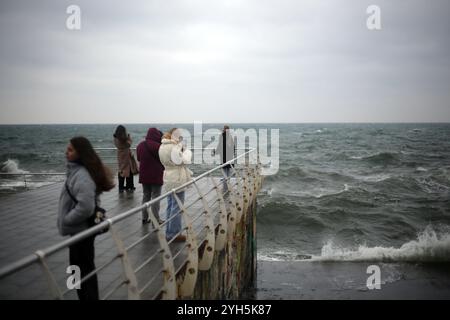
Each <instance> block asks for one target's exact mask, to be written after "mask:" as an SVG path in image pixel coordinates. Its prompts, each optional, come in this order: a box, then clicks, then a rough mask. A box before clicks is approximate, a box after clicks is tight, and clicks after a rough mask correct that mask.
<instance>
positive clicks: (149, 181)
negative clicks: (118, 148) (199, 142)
mask: <svg viewBox="0 0 450 320" xmlns="http://www.w3.org/2000/svg"><path fill="white" fill-rule="evenodd" d="M161 138H162V133H161V131H159V130H158V129H156V128H150V129H148V132H147V137H146V138H145V140H144V141H142V142H141V143H139V145H138V146H137V149H136V155H137V160H138V161H139V183H141V184H142V188H143V198H142V203H143V204H144V203H146V202H148V201H150V200H152V199H155V198H158V197H159V196H160V195H161V189H162V185H163V183H164V181H163V174H164V166H163V165H162V163H161V161H160V159H159V148H160V147H161ZM151 208H152V213H153V215H154V216H155V218H156V219H157V220H158V223H159V224H162V223H164V222H163V221H162V220H161V219H160V217H159V208H160V203H159V201H158V202H155V203H154V204H152V206H151ZM149 222H150V220H149V219H148V212H147V209H144V210H142V224H146V223H149Z"/></svg>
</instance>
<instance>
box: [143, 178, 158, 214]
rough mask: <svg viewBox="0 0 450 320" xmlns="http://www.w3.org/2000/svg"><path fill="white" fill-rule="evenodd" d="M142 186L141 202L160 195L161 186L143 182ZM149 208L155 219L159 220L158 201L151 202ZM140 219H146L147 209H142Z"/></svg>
mask: <svg viewBox="0 0 450 320" xmlns="http://www.w3.org/2000/svg"><path fill="white" fill-rule="evenodd" d="M142 188H143V196H142V203H143V204H144V203H146V202H148V201H150V200H152V199H156V198H158V197H159V196H160V195H161V189H162V186H160V185H157V184H143V185H142ZM151 208H152V213H153V215H154V216H155V218H156V220H160V218H159V208H160V203H159V201H158V202H155V203H154V204H152V206H151ZM142 220H145V221H147V220H148V212H147V209H144V210H142Z"/></svg>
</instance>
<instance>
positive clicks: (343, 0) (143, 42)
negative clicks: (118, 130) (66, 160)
mask: <svg viewBox="0 0 450 320" xmlns="http://www.w3.org/2000/svg"><path fill="white" fill-rule="evenodd" d="M71 4H76V5H79V6H80V8H81V30H76V31H71V30H68V29H67V28H66V19H67V18H68V16H69V15H68V14H67V13H66V8H67V7H68V6H69V5H71ZM370 4H376V5H378V6H379V7H380V8H381V26H382V29H381V30H379V31H369V30H368V29H367V27H366V20H367V17H368V14H367V13H366V9H367V7H368V6H369V5H370ZM449 13H450V1H448V0H433V1H425V0H388V1H381V0H372V1H365V0H340V1H339V0H301V1H300V0H297V1H295V0H291V1H289V0H270V1H269V0H250V1H246V0H241V1H238V0H221V1H218V0H201V1H200V0H178V1H175V0H171V1H168V0H159V1H149V0H142V1H91V0H90V1H80V0H72V1H61V0H54V1H37V0H36V1H32V0H30V1H18V0H11V1H5V0H0V41H1V42H0V43H1V45H0V123H3V124H5V123H179V122H187V123H191V122H193V121H203V122H219V123H221V122H230V123H231V122H241V123H242V122H404V121H405V122H428V121H439V122H448V121H450V36H449V31H450V16H449Z"/></svg>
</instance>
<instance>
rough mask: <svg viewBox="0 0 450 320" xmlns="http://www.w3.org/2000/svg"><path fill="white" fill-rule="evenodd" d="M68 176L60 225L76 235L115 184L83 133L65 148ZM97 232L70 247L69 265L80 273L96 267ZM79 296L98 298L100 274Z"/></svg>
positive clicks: (64, 188) (59, 220) (62, 197)
mask: <svg viewBox="0 0 450 320" xmlns="http://www.w3.org/2000/svg"><path fill="white" fill-rule="evenodd" d="M66 158H67V179H66V182H65V186H64V187H63V188H62V191H61V195H60V198H59V210H58V229H59V232H60V234H61V235H62V236H66V235H69V236H73V235H75V234H77V233H79V232H82V231H84V230H86V229H88V228H89V227H90V225H89V222H88V220H89V218H90V217H91V216H92V215H93V214H94V211H95V207H96V205H99V195H100V194H101V193H102V192H104V191H109V190H111V189H112V188H114V182H113V179H112V175H111V172H110V171H109V169H108V168H107V167H105V166H104V165H103V163H102V161H101V160H100V158H99V156H98V155H97V153H96V152H95V150H94V148H93V147H92V145H91V143H90V142H89V140H88V139H86V138H84V137H75V138H72V139H71V140H70V143H69V144H68V145H67V150H66ZM94 240H95V236H91V237H88V238H85V239H83V240H81V241H79V242H77V243H75V244H73V245H71V246H70V247H69V256H70V265H76V266H78V267H79V268H80V271H81V277H85V276H86V275H88V274H89V273H90V272H92V271H93V270H95V264H94V257H95V251H94ZM77 294H78V297H79V299H80V300H98V298H99V296H98V283H97V276H93V277H91V278H90V279H89V280H87V281H86V282H83V283H82V284H81V288H80V289H79V290H77Z"/></svg>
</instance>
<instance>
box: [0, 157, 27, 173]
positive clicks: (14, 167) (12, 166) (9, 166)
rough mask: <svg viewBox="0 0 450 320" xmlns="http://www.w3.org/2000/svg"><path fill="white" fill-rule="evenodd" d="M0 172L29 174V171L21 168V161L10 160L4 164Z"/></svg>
mask: <svg viewBox="0 0 450 320" xmlns="http://www.w3.org/2000/svg"><path fill="white" fill-rule="evenodd" d="M0 172H2V173H17V174H21V173H28V171H25V170H22V169H20V168H19V161H17V160H11V159H8V160H6V161H5V162H3V163H2V165H1V167H0Z"/></svg>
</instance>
